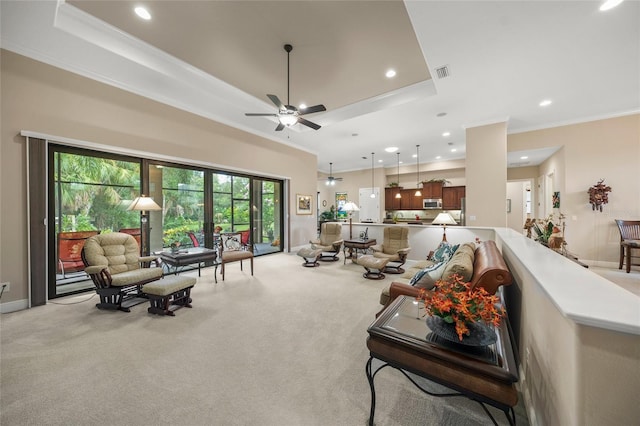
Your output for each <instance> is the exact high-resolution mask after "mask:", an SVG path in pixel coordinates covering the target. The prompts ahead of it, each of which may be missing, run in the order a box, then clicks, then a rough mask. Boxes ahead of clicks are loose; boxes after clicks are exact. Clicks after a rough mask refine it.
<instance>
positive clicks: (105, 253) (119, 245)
mask: <svg viewBox="0 0 640 426" xmlns="http://www.w3.org/2000/svg"><path fill="white" fill-rule="evenodd" d="M84 256H85V259H86V260H87V263H88V264H89V265H103V266H106V267H107V270H108V271H109V273H110V274H111V275H116V274H120V273H123V272H127V271H133V270H137V269H140V262H139V259H140V248H139V247H138V243H137V242H136V240H135V238H133V237H132V236H131V235H129V234H125V233H121V232H111V233H108V234H99V235H95V236H93V237H91V238H89V239H87V241H86V242H85V244H84Z"/></svg>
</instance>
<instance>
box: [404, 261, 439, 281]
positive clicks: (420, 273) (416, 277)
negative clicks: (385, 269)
mask: <svg viewBox="0 0 640 426" xmlns="http://www.w3.org/2000/svg"><path fill="white" fill-rule="evenodd" d="M443 264H444V263H443V262H440V263H434V264H433V265H430V266H427V267H426V268H422V269H421V270H419V271H418V272H417V273H416V274H415V275H414V276H413V278H411V281H409V284H410V285H415V284H416V283H417V282H418V281H420V280H421V279H422V277H423V276H425V275H428V274H429V272H431V271H434V270H436V269H438V268H439V267H441V266H442V265H443Z"/></svg>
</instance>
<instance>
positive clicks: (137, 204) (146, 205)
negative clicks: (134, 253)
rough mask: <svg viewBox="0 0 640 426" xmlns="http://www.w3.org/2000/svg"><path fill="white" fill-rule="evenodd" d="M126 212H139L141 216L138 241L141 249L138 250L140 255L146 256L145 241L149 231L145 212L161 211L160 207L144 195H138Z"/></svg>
mask: <svg viewBox="0 0 640 426" xmlns="http://www.w3.org/2000/svg"><path fill="white" fill-rule="evenodd" d="M127 210H135V211H139V212H140V214H141V216H140V223H141V224H142V229H141V230H140V241H141V245H142V247H140V249H141V253H142V254H144V255H146V254H148V253H147V239H148V236H149V231H148V226H147V222H148V216H147V214H148V213H147V212H149V211H158V210H162V207H160V206H159V205H158V204H156V202H155V201H153V199H152V198H149V197H147V196H146V195H140V196H139V197H136V198H135V200H133V201H132V202H131V204H130V205H129V207H128V208H127Z"/></svg>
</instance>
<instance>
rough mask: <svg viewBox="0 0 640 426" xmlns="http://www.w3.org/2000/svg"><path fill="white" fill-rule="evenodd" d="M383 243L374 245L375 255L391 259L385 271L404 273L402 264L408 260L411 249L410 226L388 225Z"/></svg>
mask: <svg viewBox="0 0 640 426" xmlns="http://www.w3.org/2000/svg"><path fill="white" fill-rule="evenodd" d="M383 232H384V234H383V240H382V244H376V245H375V246H372V247H371V249H372V250H373V255H374V256H375V257H377V258H382V259H389V262H388V263H387V265H386V266H385V268H384V272H387V273H389V274H402V273H404V269H403V268H401V266H402V265H404V263H405V262H406V261H407V255H408V254H409V252H410V251H411V247H409V228H407V227H406V226H387V227H386V228H384V231H383Z"/></svg>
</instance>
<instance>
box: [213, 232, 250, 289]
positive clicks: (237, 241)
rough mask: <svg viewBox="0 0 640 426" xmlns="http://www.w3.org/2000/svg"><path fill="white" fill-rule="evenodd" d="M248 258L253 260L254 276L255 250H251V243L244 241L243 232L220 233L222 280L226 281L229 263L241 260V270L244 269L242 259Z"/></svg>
mask: <svg viewBox="0 0 640 426" xmlns="http://www.w3.org/2000/svg"><path fill="white" fill-rule="evenodd" d="M247 259H248V260H249V261H250V262H251V275H252V276H253V251H252V250H251V245H245V244H243V243H242V234H241V233H240V232H223V233H221V234H220V270H221V271H222V281H224V276H225V272H226V264H227V263H231V262H238V261H239V262H240V270H241V271H242V261H243V260H247Z"/></svg>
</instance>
